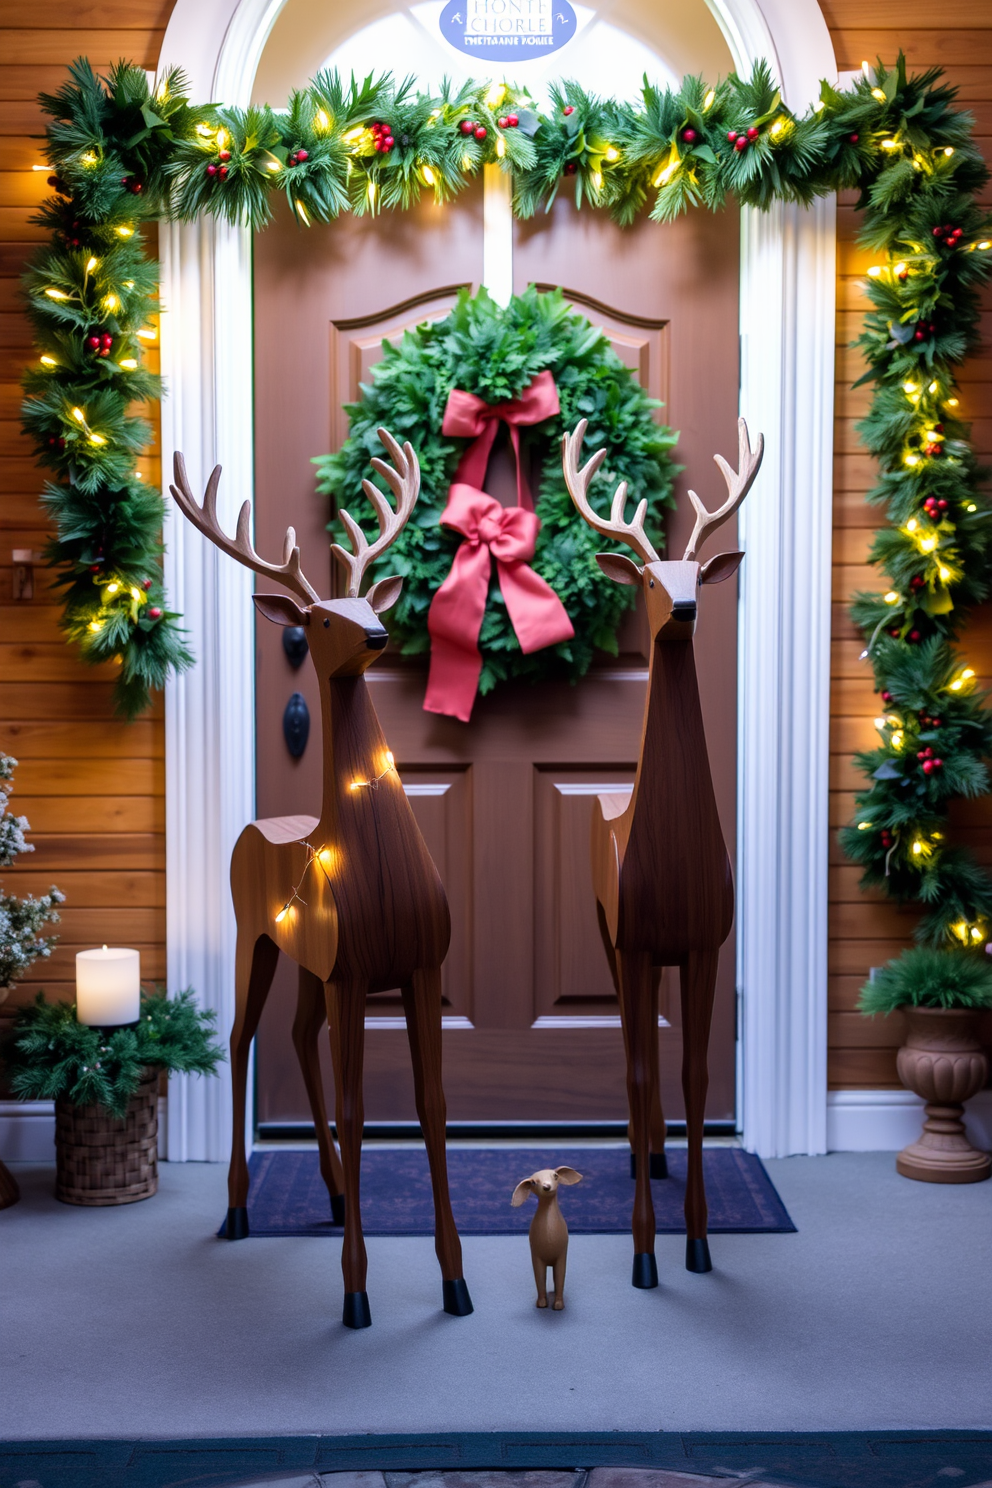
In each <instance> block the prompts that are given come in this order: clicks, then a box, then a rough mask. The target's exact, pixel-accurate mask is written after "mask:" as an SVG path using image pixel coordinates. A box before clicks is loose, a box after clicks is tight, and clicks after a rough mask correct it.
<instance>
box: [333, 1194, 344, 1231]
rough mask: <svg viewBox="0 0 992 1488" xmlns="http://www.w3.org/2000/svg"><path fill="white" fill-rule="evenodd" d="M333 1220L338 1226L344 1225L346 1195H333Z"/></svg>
mask: <svg viewBox="0 0 992 1488" xmlns="http://www.w3.org/2000/svg"><path fill="white" fill-rule="evenodd" d="M331 1219H332V1220H333V1222H334V1223H335V1224H336V1225H343V1224H344V1194H331Z"/></svg>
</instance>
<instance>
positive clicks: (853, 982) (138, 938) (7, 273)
mask: <svg viewBox="0 0 992 1488" xmlns="http://www.w3.org/2000/svg"><path fill="white" fill-rule="evenodd" d="M171 3H172V0H79V3H77V4H76V5H75V6H74V7H73V8H72V9H71V11H70V10H68V9H67V7H66V6H65V5H64V4H63V3H61V0H36V3H35V4H34V5H33V6H32V7H31V10H30V19H31V22H32V25H31V27H30V28H28V27H25V26H24V25H23V22H24V21H25V19H26V13H25V11H24V9H23V7H22V6H21V5H16V4H15V3H14V0H0V55H2V59H3V60H2V63H0V136H3V140H2V145H0V347H2V355H0V453H2V455H3V457H4V458H3V460H2V463H0V749H3V750H5V751H7V752H8V753H13V754H15V755H16V756H17V757H18V758H19V760H20V761H21V765H20V769H19V772H18V776H17V781H16V785H17V795H16V798H15V804H16V807H17V809H18V810H19V811H21V812H23V813H25V814H26V815H27V816H28V817H29V819H30V821H31V826H32V840H33V841H34V843H35V845H36V851H35V853H34V854H33V856H32V857H31V858H28V859H23V860H22V861H23V862H24V863H25V865H26V866H25V867H24V868H22V869H18V870H16V871H9V872H8V873H7V874H5V883H6V885H7V887H8V888H9V889H10V890H13V891H15V892H30V891H43V890H44V889H45V888H47V887H48V885H49V884H50V883H52V882H56V883H58V884H59V885H60V887H62V888H63V889H64V890H65V892H66V894H67V895H68V902H67V904H66V908H65V911H64V915H63V924H62V940H61V943H60V945H59V948H58V950H57V952H56V954H55V956H54V958H53V960H52V961H51V962H49V963H39V964H38V966H36V968H35V969H34V971H33V973H32V975H31V977H30V978H29V979H26V980H25V981H24V982H23V983H21V984H20V987H19V989H18V990H17V992H16V993H15V994H14V996H13V997H12V998H11V999H10V1000H9V1001H8V1004H7V1006H6V1007H5V1008H0V1016H2V1015H3V1013H4V1012H6V1013H8V1014H9V1012H10V1010H11V1008H12V1007H13V1006H14V1004H15V1003H16V1002H18V1001H21V1000H23V999H24V998H25V997H30V996H32V995H33V993H34V991H35V990H36V988H37V986H38V985H41V984H44V985H45V986H46V987H48V988H49V989H51V990H52V991H53V992H56V993H63V994H69V993H71V989H72V980H71V979H72V957H73V955H74V953H75V950H76V949H77V948H78V947H79V946H82V945H92V944H94V943H97V942H100V941H103V940H107V941H111V942H113V941H116V942H117V943H118V944H121V943H122V944H125V945H138V946H140V947H141V950H142V968H143V971H144V973H145V975H146V976H149V977H161V976H164V972H165V965H164V962H165V908H164V905H165V884H164V857H165V844H164V805H163V789H164V786H163V777H164V772H163V734H162V721H161V707H160V706H157V707H156V709H155V710H154V711H153V713H152V714H151V715H150V716H149V717H148V718H147V719H145V720H143V721H142V722H140V723H138V724H136V725H132V726H131V727H130V728H128V727H124V726H122V725H120V724H119V723H117V722H115V721H114V719H113V716H112V713H111V709H110V702H109V697H110V683H109V681H108V680H107V675H109V674H104V675H101V674H100V673H99V672H94V671H92V670H90V669H87V668H83V667H81V666H80V665H78V663H77V662H76V661H75V660H74V659H73V658H72V656H71V654H70V653H69V652H68V650H67V649H66V647H65V646H64V645H63V644H62V642H61V640H60V638H59V634H58V631H57V628H56V621H57V615H58V611H57V609H56V607H55V606H54V605H53V603H52V602H51V594H50V592H49V591H48V589H47V585H46V583H45V579H44V577H42V580H41V584H40V587H39V592H37V593H36V597H35V599H34V600H33V602H31V603H23V602H22V603H18V604H15V603H14V602H13V601H12V597H11V579H12V570H11V561H10V553H11V549H12V548H14V547H38V546H39V545H40V543H41V542H42V541H43V539H44V535H45V527H44V521H43V519H42V517H41V514H40V512H39V510H38V505H37V492H38V489H39V485H40V479H41V477H40V473H39V471H38V469H37V468H36V467H35V465H34V462H33V460H32V458H31V454H30V451H29V450H28V448H27V447H26V443H25V441H24V440H23V439H22V437H21V435H20V433H19V430H18V424H17V410H18V406H19V402H20V392H19V388H18V386H17V381H18V376H19V374H20V370H21V368H22V367H23V366H24V364H25V363H26V362H27V361H28V360H29V358H30V355H31V348H30V337H29V333H28V328H27V324H26V322H25V321H24V319H23V317H22V316H21V315H20V314H19V312H18V308H17V300H16V288H17V276H18V274H19V273H20V270H21V268H22V265H23V262H24V259H25V257H26V255H27V254H28V253H29V252H30V251H31V249H32V247H33V245H34V243H36V242H37V241H39V240H40V237H41V235H40V232H39V230H38V229H37V228H34V227H32V226H31V225H30V224H29V223H28V221H27V218H28V215H29V213H30V211H31V209H32V207H33V206H34V204H35V203H36V202H37V201H38V200H39V199H40V198H41V196H42V195H43V194H44V191H45V178H44V176H43V175H41V174H32V173H31V171H30V167H31V165H32V164H33V163H34V162H35V161H36V160H39V159H40V155H39V150H38V142H37V139H36V138H32V136H36V135H37V134H38V132H39V131H40V129H41V127H42V116H41V114H40V112H39V110H38V107H37V104H36V103H35V101H34V99H35V95H36V93H37V92H38V90H39V89H40V88H43V89H51V88H55V87H56V86H57V85H58V83H59V82H60V81H61V80H62V78H63V76H64V71H63V68H64V64H65V62H66V61H67V60H69V59H71V58H72V57H74V56H76V55H79V54H80V53H85V54H86V55H88V56H89V57H90V58H91V60H92V61H93V62H94V64H96V65H97V66H98V67H101V68H102V67H106V66H108V65H109V64H110V63H111V62H112V61H114V60H116V59H117V58H119V57H122V56H123V57H128V58H131V59H132V60H133V61H136V62H139V63H140V64H141V65H142V66H145V67H148V68H154V66H155V63H156V59H157V57H158V53H159V49H160V46H161V42H162V36H163V34H164V28H165V25H166V22H167V20H168V16H169V12H170V10H171ZM821 6H822V9H823V13H824V15H825V17H826V19H827V23H828V25H829V26H830V30H831V34H832V37H833V42H834V47H835V50H836V53H837V60H838V65H839V67H841V68H842V69H855V68H857V67H859V66H860V65H861V61H862V59H863V58H865V57H867V58H874V57H875V56H876V55H881V56H882V57H884V58H886V59H891V58H893V57H894V56H895V54H896V52H897V50H898V48H899V47H900V46H901V47H903V48H904V50H905V51H906V53H907V56H908V57H909V60H910V63H911V64H913V65H914V66H921V67H923V66H929V65H931V64H933V63H939V64H940V65H941V66H943V67H945V68H946V69H947V71H948V75H949V77H950V78H951V80H952V81H953V82H954V83H956V84H957V85H958V87H959V88H960V90H961V92H960V96H961V98H962V100H963V101H965V102H966V103H967V105H968V106H969V107H970V108H972V109H973V110H974V111H975V112H976V114H977V116H978V120H979V134H980V135H981V136H982V137H983V144H984V145H985V146H986V153H987V154H988V153H989V151H988V146H989V144H990V143H992V140H990V137H992V16H990V15H989V14H988V13H987V12H984V11H983V10H982V9H981V8H980V7H978V8H976V7H975V5H974V4H973V0H942V3H941V5H940V7H939V13H938V12H937V11H935V10H934V7H933V5H932V3H931V0H903V3H902V4H901V5H900V6H899V7H898V8H897V7H895V6H894V5H892V4H891V3H890V0H821ZM938 14H939V29H935V19H936V18H937V16H938ZM70 17H71V20H72V23H73V24H72V26H71V27H67V26H66V24H65V23H66V20H67V19H69V18H70ZM982 21H987V22H989V24H988V25H987V26H983V25H982V24H981V22H982ZM856 231H857V227H856V216H855V213H854V210H853V196H846V197H844V198H842V200H841V203H840V233H839V237H840V242H839V255H838V275H839V279H838V314H837V342H838V358H837V425H836V428H837V458H836V490H835V511H836V517H835V533H834V565H835V587H834V597H835V612H834V614H835V618H834V632H833V636H834V640H833V693H832V728H831V750H832V766H833V769H832V780H831V785H832V795H831V820H832V822H833V823H834V824H835V825H837V826H839V825H840V824H842V823H843V822H844V821H846V820H848V818H849V817H850V814H851V809H852V796H853V792H854V790H855V789H856V788H857V785H858V784H859V780H858V777H857V775H856V774H855V772H854V770H853V768H852V765H851V761H850V756H851V753H852V751H853V750H855V749H857V748H861V747H863V746H864V745H866V744H867V743H869V742H870V741H871V740H872V739H873V738H874V731H873V728H872V723H871V720H872V718H873V717H874V715H875V712H876V701H875V698H874V694H873V693H872V691H871V685H870V681H869V679H868V674H867V671H866V670H865V668H864V667H863V665H862V664H860V663H859V662H858V659H857V656H858V652H859V650H860V648H861V642H860V640H859V638H858V636H857V634H856V632H855V631H854V629H853V627H852V626H851V624H850V622H849V621H848V619H847V615H846V608H845V604H844V601H845V599H846V597H847V596H848V595H849V594H850V593H851V592H852V591H853V590H854V589H857V588H860V587H863V586H866V585H870V584H871V583H872V582H873V573H872V571H871V570H870V569H867V568H866V567H865V565H864V555H865V553H866V551H867V548H868V543H869V534H870V530H871V527H872V524H873V521H874V516H873V513H872V512H871V511H870V510H869V509H868V508H867V507H866V506H865V504H864V500H863V498H864V493H865V491H866V490H867V488H868V485H869V484H870V482H871V478H872V470H871V463H870V461H869V460H868V459H867V457H866V456H865V454H864V453H863V451H859V449H858V445H857V439H856V436H855V434H854V429H853V425H854V421H855V420H856V419H857V418H858V417H859V416H860V414H861V413H862V412H863V411H864V409H865V407H866V405H867V394H866V393H865V392H864V391H863V390H862V391H860V392H858V393H853V392H851V391H850V384H851V383H852V382H853V381H854V380H855V378H856V377H857V375H858V374H859V370H860V369H859V365H858V359H857V357H856V354H855V353H852V352H851V351H850V350H849V349H848V345H847V343H848V342H849V341H850V340H851V339H852V338H853V336H854V335H856V334H857V329H858V321H859V316H860V313H861V311H862V309H863V300H862V296H861V292H860V288H859V276H862V275H863V274H864V271H865V269H866V268H867V266H868V262H869V259H868V257H867V256H866V255H865V254H863V253H861V252H860V251H859V250H858V249H857V247H856V245H855V237H856ZM990 304H992V300H990ZM961 398H962V411H963V413H964V414H965V416H966V417H969V418H971V419H973V420H975V432H976V436H977V445H978V449H979V452H980V454H981V455H982V456H983V457H986V458H989V459H990V460H992V356H990V355H989V354H988V353H987V352H986V353H984V354H983V355H982V356H980V357H977V358H975V359H973V360H972V361H971V363H970V364H969V365H968V366H967V368H966V369H965V372H964V375H963V378H962V393H961ZM145 468H146V470H147V474H148V478H149V479H152V480H155V481H156V482H157V481H158V480H159V479H160V470H159V466H158V462H157V451H156V450H154V449H153V450H152V451H150V456H149V459H148V461H147V462H145ZM967 650H968V656H969V660H970V661H971V662H972V663H973V664H975V665H976V666H977V668H978V670H979V672H980V674H981V676H982V677H983V679H985V680H986V681H989V680H992V615H990V614H989V613H987V612H982V613H980V614H979V615H977V616H976V617H975V620H974V622H973V624H972V626H971V629H970V631H969V634H968V637H967ZM954 820H955V823H956V831H957V835H958V838H959V839H960V840H962V841H968V842H970V843H971V844H972V845H973V846H974V847H975V848H976V850H977V851H978V852H979V854H980V855H981V856H982V858H983V859H984V860H985V861H987V862H989V863H992V805H990V804H989V803H982V804H981V805H979V806H978V807H971V808H969V809H967V810H963V811H956V812H955V816H954ZM857 876H858V875H857V870H856V869H854V868H852V867H850V865H848V864H846V863H845V862H844V860H843V859H842V857H841V855H840V853H839V850H838V849H837V848H836V847H834V849H833V858H832V873H831V896H830V897H831V906H830V1083H831V1085H832V1086H833V1087H845V1086H846V1087H859V1086H867V1087H878V1086H886V1085H895V1084H897V1083H898V1082H897V1080H896V1075H895V1059H894V1050H895V1048H896V1047H897V1045H898V1043H899V1042H900V1038H899V1030H898V1028H896V1027H894V1026H887V1025H886V1024H884V1023H879V1022H877V1021H876V1022H871V1021H868V1020H866V1019H863V1018H861V1017H860V1016H859V1015H858V1014H857V1013H856V1012H855V1011H854V1006H855V999H856V996H857V990H858V987H859V986H860V984H861V982H862V981H863V979H864V978H865V976H866V975H867V973H868V970H869V968H870V967H871V966H875V965H879V964H880V963H881V962H882V961H884V960H885V959H886V958H887V957H889V956H890V955H893V954H895V953H896V952H897V951H898V949H899V948H900V947H901V946H902V945H904V944H905V942H906V940H907V938H908V936H909V935H910V933H911V928H912V917H911V916H910V915H906V914H902V913H900V912H898V911H896V910H894V909H893V908H892V907H891V906H889V905H887V904H885V903H882V902H880V901H877V900H872V899H870V898H865V897H864V896H863V895H861V894H860V892H859V890H858V888H857ZM892 1021H893V1020H890V1022H892Z"/></svg>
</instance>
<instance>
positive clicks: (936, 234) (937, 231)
mask: <svg viewBox="0 0 992 1488" xmlns="http://www.w3.org/2000/svg"><path fill="white" fill-rule="evenodd" d="M943 231H944V229H943V228H942V227H935V228H934V230H933V235H934V237H935V238H939V237H940V235H941V233H942V232H943Z"/></svg>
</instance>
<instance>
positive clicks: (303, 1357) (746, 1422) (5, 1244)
mask: <svg viewBox="0 0 992 1488" xmlns="http://www.w3.org/2000/svg"><path fill="white" fill-rule="evenodd" d="M767 1167H768V1171H769V1174H770V1175H771V1178H772V1181H773V1182H774V1183H775V1185H776V1186H777V1188H778V1190H779V1192H780V1194H781V1196H782V1198H783V1200H784V1202H785V1204H786V1206H787V1207H788V1209H789V1211H790V1213H791V1214H792V1217H793V1219H794V1221H795V1223H796V1225H797V1226H798V1231H799V1233H798V1234H794V1235H718V1236H716V1237H714V1238H713V1241H712V1250H713V1259H714V1266H715V1269H714V1271H713V1272H712V1273H711V1274H710V1275H707V1276H696V1275H690V1274H689V1273H687V1272H686V1271H685V1270H684V1267H683V1249H684V1241H683V1239H682V1238H681V1237H680V1236H672V1235H666V1236H661V1237H659V1239H658V1243H657V1255H658V1266H659V1272H660V1276H661V1285H660V1287H659V1288H658V1289H657V1291H652V1292H643V1291H635V1290H634V1289H633V1288H632V1287H631V1285H630V1256H631V1242H630V1239H629V1237H626V1236H576V1237H573V1239H572V1242H571V1247H570V1251H569V1266H568V1283H567V1289H566V1301H567V1306H566V1309H565V1311H564V1312H562V1313H554V1312H551V1311H548V1312H539V1311H538V1310H537V1309H536V1308H535V1307H534V1297H533V1290H532V1287H533V1283H532V1276H531V1270H530V1262H529V1255H528V1251H527V1244H526V1240H524V1239H523V1237H475V1238H468V1239H466V1240H465V1242H464V1251H465V1275H466V1278H467V1280H468V1283H469V1286H470V1289H471V1292H472V1297H473V1300H474V1302H475V1308H476V1310H475V1313H474V1314H473V1315H472V1316H471V1317H468V1318H452V1317H448V1316H446V1315H444V1314H443V1313H442V1312H441V1311H440V1301H441V1286H440V1278H439V1274H438V1270H437V1265H436V1261H435V1258H434V1254H433V1246H432V1243H431V1242H430V1241H429V1240H424V1239H401V1238H380V1239H372V1240H370V1241H369V1242H368V1249H369V1261H370V1265H369V1295H370V1300H371V1307H372V1317H373V1326H372V1327H371V1328H370V1329H367V1330H365V1331H363V1332H359V1333H355V1332H351V1331H349V1330H347V1329H345V1328H343V1327H342V1326H341V1323H340V1312H341V1272H340V1263H339V1257H340V1242H338V1241H336V1240H332V1239H276V1240H261V1239H260V1240H254V1239H252V1240H248V1241H245V1242H243V1243H240V1244H235V1245H231V1244H228V1243H225V1242H221V1241H218V1240H216V1239H215V1238H214V1232H215V1230H216V1228H217V1225H218V1223H219V1222H220V1220H221V1218H222V1217H223V1214H224V1209H225V1205H226V1191H225V1169H224V1168H223V1167H221V1166H219V1165H213V1164H210V1165H208V1164H183V1165H180V1164H164V1165H163V1166H162V1168H161V1179H160V1191H159V1193H158V1195H157V1196H156V1197H155V1198H154V1199H152V1200H149V1201H147V1202H145V1203H140V1204H134V1205H128V1206H125V1207H121V1208H112V1209H85V1208H73V1207H70V1206H64V1205H61V1204H59V1203H57V1202H56V1201H55V1199H54V1197H53V1196H52V1183H53V1170H52V1169H51V1168H47V1167H31V1168H29V1167H26V1166H25V1167H21V1168H20V1169H19V1170H18V1173H17V1176H18V1178H19V1181H20V1183H21V1188H22V1194H23V1199H22V1202H21V1203H20V1204H19V1205H17V1206H15V1207H14V1208H11V1209H9V1210H6V1211H4V1212H3V1213H0V1257H2V1269H0V1275H2V1277H3V1286H2V1288H0V1339H2V1347H0V1438H3V1439H6V1440H7V1441H12V1440H27V1439H34V1440H40V1439H45V1440H49V1441H50V1440H52V1439H56V1438H83V1437H85V1438H104V1437H128V1438H136V1437H184V1438H190V1437H202V1436H210V1437H215V1436H233V1435H243V1436H252V1437H258V1436H263V1435H281V1434H305V1433H332V1434H338V1435H340V1434H346V1433H366V1432H371V1433H404V1432H410V1433H424V1432H432V1431H462V1432H466V1431H467V1432H487V1431H505V1430H513V1431H521V1432H526V1431H532V1432H533V1431H536V1432H541V1431H549V1432H552V1431H553V1432H563V1431H579V1432H592V1431H652V1432H657V1431H741V1430H743V1431H769V1432H770V1431H790V1432H796V1431H863V1430H869V1431H877V1430H885V1429H894V1430H903V1429H910V1430H912V1429H919V1428H928V1429H938V1428H972V1429H975V1428H987V1427H989V1426H992V1282H990V1277H992V1183H985V1184H976V1185H972V1186H964V1187H943V1186H937V1185H929V1184H921V1183H912V1182H908V1181H906V1180H905V1179H901V1178H899V1177H898V1176H897V1175H896V1173H895V1170H894V1160H893V1155H892V1154H890V1153H844V1154H834V1155H832V1156H829V1157H824V1158H790V1159H787V1160H783V1161H778V1162H769V1163H768V1164H767ZM989 1476H990V1477H992V1472H990V1474H989Z"/></svg>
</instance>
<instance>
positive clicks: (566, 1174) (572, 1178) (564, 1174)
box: [558, 1168, 582, 1183]
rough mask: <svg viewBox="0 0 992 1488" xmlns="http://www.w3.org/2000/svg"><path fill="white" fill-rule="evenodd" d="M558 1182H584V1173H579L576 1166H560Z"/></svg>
mask: <svg viewBox="0 0 992 1488" xmlns="http://www.w3.org/2000/svg"><path fill="white" fill-rule="evenodd" d="M558 1182H559V1183H581V1182H582V1174H581V1173H577V1172H576V1171H575V1169H574V1168H559V1169H558Z"/></svg>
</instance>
